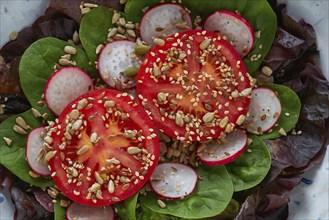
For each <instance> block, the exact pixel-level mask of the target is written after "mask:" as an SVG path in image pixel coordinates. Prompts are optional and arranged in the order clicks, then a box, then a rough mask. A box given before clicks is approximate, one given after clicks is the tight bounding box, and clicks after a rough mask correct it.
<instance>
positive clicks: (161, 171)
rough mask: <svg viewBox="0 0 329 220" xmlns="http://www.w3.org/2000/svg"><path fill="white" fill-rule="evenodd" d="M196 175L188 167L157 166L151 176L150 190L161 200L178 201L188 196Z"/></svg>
mask: <svg viewBox="0 0 329 220" xmlns="http://www.w3.org/2000/svg"><path fill="white" fill-rule="evenodd" d="M197 181H198V175H197V173H196V172H195V171H194V170H193V169H192V168H191V167H189V166H187V165H184V164H180V163H162V164H159V165H158V166H157V167H156V168H155V170H154V172H153V174H152V176H151V181H150V182H151V184H150V185H151V188H152V189H153V191H154V192H155V193H156V194H158V195H159V196H161V197H163V198H168V199H180V198H183V197H185V196H188V195H190V194H191V193H192V192H193V191H194V189H195V186H196V184H197Z"/></svg>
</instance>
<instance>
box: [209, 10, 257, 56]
mask: <svg viewBox="0 0 329 220" xmlns="http://www.w3.org/2000/svg"><path fill="white" fill-rule="evenodd" d="M203 28H204V30H207V31H212V32H214V33H217V34H219V35H221V36H223V37H224V36H226V38H227V40H228V41H230V42H231V43H232V45H233V46H234V48H235V50H236V51H237V52H238V53H239V54H240V56H242V57H244V56H246V55H247V54H248V53H249V51H250V50H251V49H252V47H253V45H254V30H253V28H252V26H251V25H250V24H249V23H248V21H246V20H245V19H244V18H243V17H241V16H240V15H238V14H236V13H233V12H230V11H216V12H215V13H213V14H211V15H210V16H209V17H208V18H207V19H206V21H205V23H204V26H203Z"/></svg>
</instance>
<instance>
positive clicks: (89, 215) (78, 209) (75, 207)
mask: <svg viewBox="0 0 329 220" xmlns="http://www.w3.org/2000/svg"><path fill="white" fill-rule="evenodd" d="M66 219H68V220H87V219H98V220H102V219H103V220H112V219H114V211H113V208H112V206H105V207H100V206H98V207H97V206H84V205H80V204H78V203H75V202H73V203H72V204H71V205H70V206H69V207H68V208H67V210H66Z"/></svg>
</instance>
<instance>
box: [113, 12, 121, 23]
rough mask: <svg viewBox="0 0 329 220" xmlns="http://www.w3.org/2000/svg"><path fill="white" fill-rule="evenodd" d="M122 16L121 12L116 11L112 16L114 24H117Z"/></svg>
mask: <svg viewBox="0 0 329 220" xmlns="http://www.w3.org/2000/svg"><path fill="white" fill-rule="evenodd" d="M119 18H120V13H118V12H116V13H114V15H113V16H112V24H115V23H117V22H118V21H119Z"/></svg>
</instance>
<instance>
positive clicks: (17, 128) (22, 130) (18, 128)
mask: <svg viewBox="0 0 329 220" xmlns="http://www.w3.org/2000/svg"><path fill="white" fill-rule="evenodd" d="M13 129H14V131H15V132H17V133H19V134H27V133H26V131H25V130H24V129H23V128H22V127H20V126H18V125H14V127H13Z"/></svg>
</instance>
